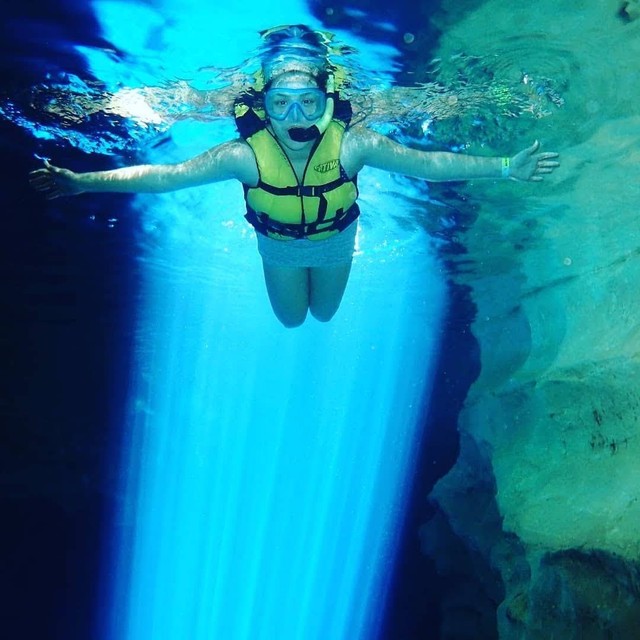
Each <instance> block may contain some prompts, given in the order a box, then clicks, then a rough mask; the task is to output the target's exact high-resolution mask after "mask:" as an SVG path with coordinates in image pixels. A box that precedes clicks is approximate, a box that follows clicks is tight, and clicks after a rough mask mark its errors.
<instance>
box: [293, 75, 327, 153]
mask: <svg viewBox="0 0 640 640" xmlns="http://www.w3.org/2000/svg"><path fill="white" fill-rule="evenodd" d="M335 89H336V88H335V80H334V78H333V74H329V77H328V78H327V104H326V105H325V108H324V113H323V114H322V117H321V118H320V120H318V122H316V124H314V125H312V126H311V127H292V128H291V129H289V137H290V138H291V139H292V140H293V141H294V142H310V141H311V140H315V139H316V138H319V137H320V136H321V135H322V134H323V133H324V132H325V131H326V130H327V127H328V126H329V123H330V122H331V120H333V110H334V108H335Z"/></svg>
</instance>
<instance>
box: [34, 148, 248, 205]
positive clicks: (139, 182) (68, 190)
mask: <svg viewBox="0 0 640 640" xmlns="http://www.w3.org/2000/svg"><path fill="white" fill-rule="evenodd" d="M232 178H235V179H237V180H240V181H241V182H246V183H248V184H251V183H252V182H256V181H257V168H256V166H255V158H254V156H253V152H252V151H251V149H250V148H249V146H248V145H247V144H246V143H244V142H243V141H240V140H234V141H231V142H225V143H223V144H221V145H218V146H217V147H213V148H212V149H209V151H205V152H204V153H202V154H200V155H198V156H196V157H195V158H192V159H191V160H187V161H186V162H179V163H176V164H159V165H138V166H134V167H124V168H122V169H113V170H111V171H92V172H88V173H76V172H74V171H70V170H69V169H63V168H61V167H54V166H53V165H51V164H49V163H48V162H46V161H45V166H44V168H43V169H36V170H35V171H32V172H31V173H30V174H29V181H30V183H31V185H32V186H33V187H34V189H37V190H38V191H41V192H42V193H44V195H45V197H46V198H47V199H49V200H50V199H53V198H58V197H60V196H70V195H75V194H78V193H84V192H107V191H110V192H119V193H163V192H166V191H176V190H177V189H185V188H187V187H196V186H199V185H202V184H207V183H210V182H218V181H221V180H230V179H232Z"/></svg>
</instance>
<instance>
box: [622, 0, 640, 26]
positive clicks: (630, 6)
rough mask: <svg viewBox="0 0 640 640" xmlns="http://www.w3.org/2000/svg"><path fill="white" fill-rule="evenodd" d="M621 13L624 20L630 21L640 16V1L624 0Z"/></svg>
mask: <svg viewBox="0 0 640 640" xmlns="http://www.w3.org/2000/svg"><path fill="white" fill-rule="evenodd" d="M620 15H621V16H622V18H623V19H624V20H627V21H629V22H631V21H633V20H637V19H638V18H640V1H639V0H627V1H626V2H623V3H622V6H621V7H620Z"/></svg>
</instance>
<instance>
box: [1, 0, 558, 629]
mask: <svg viewBox="0 0 640 640" xmlns="http://www.w3.org/2000/svg"><path fill="white" fill-rule="evenodd" d="M91 12H92V15H93V16H94V19H95V20H96V22H97V24H98V25H99V29H100V31H101V33H102V38H103V39H102V41H101V42H100V45H99V46H98V45H97V44H96V43H95V42H82V43H80V42H78V43H72V44H73V49H74V53H75V54H76V55H78V56H81V57H82V58H83V60H84V61H85V63H86V69H83V70H80V69H67V68H65V67H64V65H59V66H56V65H55V64H52V63H51V62H49V63H48V64H49V66H48V68H49V74H48V76H45V77H43V78H41V79H40V81H39V82H37V83H34V84H33V85H32V86H30V87H29V88H28V90H24V91H23V92H22V93H13V94H8V95H7V96H6V99H5V100H4V101H3V102H2V105H1V109H2V115H3V116H4V117H5V118H6V119H8V120H11V121H12V122H14V123H16V124H18V125H19V126H21V127H22V128H23V129H24V130H25V131H27V132H28V133H29V135H30V136H32V139H33V142H34V149H35V153H36V154H39V155H46V156H47V157H50V158H51V160H52V162H54V163H55V162H56V154H57V153H58V152H60V153H62V152H65V151H67V150H69V149H70V148H71V149H73V150H77V151H80V152H82V154H87V156H88V154H99V155H100V154H102V155H103V156H109V160H110V161H112V160H113V157H114V156H115V158H116V161H117V162H118V163H121V164H131V163H132V162H133V161H135V162H142V161H144V162H174V161H178V160H182V159H185V158H187V157H190V156H192V155H194V154H196V153H199V152H201V151H203V150H205V149H207V148H209V147H210V146H212V145H214V144H217V143H219V142H221V141H223V140H226V139H229V138H230V137H233V136H234V135H235V133H234V128H233V123H232V122H231V121H230V120H229V119H225V118H218V117H215V114H212V113H211V112H210V111H209V110H208V109H207V108H206V107H203V106H202V105H197V104H190V103H189V102H188V101H186V102H183V101H181V100H179V99H176V97H175V96H176V94H175V90H176V86H178V87H180V86H185V85H186V86H189V87H193V88H196V89H199V90H203V91H206V90H212V89H220V88H221V86H223V85H224V83H225V81H226V80H228V79H229V78H230V77H231V76H232V75H233V71H234V70H237V71H240V70H244V69H250V67H251V59H250V57H249V54H250V53H251V52H254V51H255V49H256V46H257V44H258V42H257V39H256V33H257V32H258V31H259V30H260V29H264V28H266V27H269V26H272V25H275V24H283V23H297V22H300V23H305V24H309V25H311V26H318V27H321V25H320V24H319V23H318V21H317V19H316V18H315V17H314V15H312V14H311V13H310V12H309V10H308V9H307V8H306V6H305V5H304V4H302V3H299V2H295V1H293V0H291V1H288V2H285V3H279V4H277V5H276V6H275V7H270V8H269V16H268V24H266V23H265V22H264V20H265V18H264V17H263V13H264V6H263V5H252V4H251V3H244V4H243V5H242V7H241V8H238V7H231V6H223V7H219V6H216V7H212V6H211V5H210V3H205V2H198V1H197V0H189V1H186V0H185V1H183V2H178V1H175V2H172V1H170V0H164V1H163V2H157V3H155V4H154V5H151V4H147V3H134V2H126V3H123V2H93V3H92V4H91ZM380 27H381V28H383V27H384V28H386V27H385V25H380ZM332 30H334V31H336V32H337V33H338V37H339V38H341V39H342V41H344V42H345V43H346V44H347V45H349V46H352V47H354V48H356V49H357V51H358V53H357V56H354V60H353V61H352V60H351V59H349V60H348V62H349V64H352V65H353V66H354V69H355V71H356V72H357V74H358V82H359V83H360V84H359V85H358V86H360V87H361V88H362V90H363V92H364V95H365V96H367V95H368V96H369V97H370V96H374V97H375V96H376V95H378V94H380V93H381V92H384V91H386V90H388V89H389V88H390V87H392V83H393V78H394V75H395V74H397V73H398V72H399V71H400V70H402V69H404V70H406V65H407V63H406V61H404V60H403V58H402V55H401V54H400V52H399V50H397V49H395V48H394V47H393V46H391V45H390V44H386V45H381V44H376V43H375V42H374V41H373V40H367V39H366V38H364V37H363V36H357V35H354V33H352V32H349V31H340V30H337V29H332ZM423 63H424V61H423ZM488 69H491V73H489V72H488ZM410 71H411V73H417V72H418V71H419V69H418V68H417V67H416V68H414V69H410ZM422 71H424V70H422ZM425 73H426V72H425ZM429 73H430V74H431V75H428V76H427V75H425V74H424V73H423V74H422V75H421V77H428V78H429V79H430V80H429V81H428V82H425V83H422V84H421V85H419V86H415V85H413V86H408V87H407V86H404V87H402V86H397V87H394V88H395V89H396V91H395V93H393V94H390V96H389V98H388V100H387V105H386V106H387V111H385V112H380V111H376V110H374V111H373V112H369V113H368V114H367V117H368V119H369V122H370V123H371V125H372V126H375V127H377V128H378V129H379V130H382V131H385V132H388V133H391V134H393V135H394V136H395V137H396V138H398V139H400V140H403V141H405V142H408V143H411V144H415V145H420V146H424V147H429V146H433V145H435V146H439V147H448V148H455V149H465V148H466V149H471V150H473V149H474V148H481V147H484V150H485V151H486V150H491V149H494V148H497V147H499V146H500V145H501V144H502V143H503V141H504V132H503V130H502V128H501V127H502V125H503V124H504V122H506V121H507V120H509V121H510V122H513V123H514V124H513V126H512V127H511V130H512V132H518V130H519V129H520V130H521V131H524V130H526V129H527V127H529V126H531V123H532V122H535V121H536V120H540V119H541V118H547V117H549V116H552V115H553V114H555V113H556V112H557V110H560V109H562V108H563V106H564V103H563V98H562V90H563V85H562V83H561V82H559V81H558V80H557V77H556V78H554V76H553V73H552V72H551V70H548V69H545V68H544V66H540V65H537V66H536V68H535V70H534V71H529V70H527V71H526V72H524V71H522V73H520V74H518V75H517V76H516V77H514V76H513V74H512V70H511V69H509V70H508V72H505V73H502V74H501V68H500V67H499V66H498V67H494V68H491V67H490V65H489V64H488V63H487V60H483V59H478V58H460V57H457V56H455V55H454V56H452V57H451V59H443V60H440V61H438V62H437V63H430V64H429ZM230 74H231V75H230ZM557 75H558V74H556V76H557ZM225 79H226V80H225ZM431 80H433V81H431ZM406 84H407V83H406ZM149 88H152V89H153V91H152V92H151V93H149V92H148V90H149ZM163 91H164V92H163ZM150 96H151V97H150ZM152 97H153V99H152ZM354 99H357V96H354ZM365 102H366V101H365ZM87 156H84V155H83V156H80V158H81V159H80V160H78V156H75V157H76V162H78V164H82V162H83V161H87V162H89V160H87ZM90 162H91V167H92V168H101V167H99V166H96V160H95V159H92V160H90ZM73 168H76V169H83V168H84V167H82V166H75V167H73ZM359 186H360V191H361V194H362V197H361V200H360V202H361V206H362V210H363V215H362V219H361V226H360V230H359V235H358V245H357V249H358V250H357V254H356V257H355V260H354V267H353V272H352V276H351V280H350V282H349V285H348V288H347V292H346V294H345V298H344V301H343V304H342V307H341V309H340V311H339V313H338V314H337V316H336V317H335V319H334V320H332V321H331V323H329V324H326V325H323V324H320V323H317V322H315V321H314V320H313V319H310V320H308V321H307V322H306V323H305V324H304V325H303V326H302V327H301V328H299V329H296V330H293V331H292V330H286V329H283V328H282V327H281V326H280V325H279V324H278V322H277V320H276V319H275V318H274V316H273V314H272V311H271V310H270V308H269V305H268V301H267V297H266V292H265V290H264V283H263V281H262V274H261V267H260V263H259V259H258V255H257V251H256V247H255V239H254V237H253V235H252V232H251V230H250V228H249V227H248V226H247V225H246V223H245V222H244V221H243V219H242V214H243V204H242V194H241V188H240V186H239V185H233V184H216V185H211V186H207V187H202V188H199V189H194V190H188V191H184V192H179V193H174V194H164V195H162V196H136V197H135V198H134V199H133V200H132V201H130V202H128V203H127V206H128V208H129V209H130V211H127V212H126V213H125V212H120V211H117V212H112V214H110V215H109V216H108V217H107V218H106V219H105V225H106V227H107V228H109V229H110V230H111V231H113V233H118V229H119V225H120V224H121V223H122V219H123V217H125V216H131V215H134V216H136V217H137V220H138V221H139V229H138V236H137V237H138V242H137V245H136V246H135V247H132V249H131V250H132V252H134V257H135V260H136V262H137V265H138V269H139V274H140V275H139V278H140V282H141V287H140V293H139V296H138V300H137V301H136V305H135V313H136V322H135V327H136V329H135V340H134V345H133V355H132V358H131V361H132V370H131V372H130V374H129V373H127V375H130V376H131V384H130V389H129V394H128V400H127V402H126V410H125V418H124V420H123V421H122V424H121V425H118V426H119V427H121V435H120V436H119V437H117V438H116V439H115V445H114V448H113V451H112V460H113V465H114V467H115V468H116V469H117V470H118V471H117V472H116V473H115V475H116V478H117V483H118V486H117V489H116V493H117V495H118V496H119V508H118V510H116V512H114V513H112V514H111V519H110V524H109V526H108V537H109V538H110V543H109V544H107V545H105V552H104V562H103V568H102V576H103V577H102V578H101V585H102V587H101V601H102V603H103V607H102V609H103V611H102V616H101V619H100V623H99V625H98V628H97V629H96V637H101V638H102V637H104V638H112V639H114V640H116V639H118V640H120V639H127V640H129V639H130V640H137V639H141V638H150V637H151V638H153V639H154V640H156V639H159V640H162V639H164V638H187V637H188V638H193V639H194V640H199V639H201V638H223V637H224V638H233V639H234V640H235V639H238V640H239V639H242V638H251V639H259V638H264V639H270V638H282V639H283V640H287V639H289V638H291V639H297V638H304V640H312V639H314V638H322V639H327V640H329V639H331V640H333V639H336V640H338V639H342V638H349V639H352V638H373V637H376V635H377V633H378V632H379V628H380V624H381V616H382V614H383V612H384V604H385V602H386V598H387V597H388V589H389V579H390V577H391V575H392V572H393V563H394V560H395V554H396V553H397V545H398V537H399V535H400V529H401V525H402V521H403V514H404V510H405V508H406V500H407V497H408V494H409V491H410V487H411V481H412V477H413V475H414V472H415V463H416V454H417V451H418V450H419V448H420V443H421V441H422V439H423V438H424V436H425V433H424V420H425V416H426V411H427V409H428V404H429V400H430V394H431V381H432V374H433V367H434V362H435V358H436V356H437V354H438V349H439V336H440V332H441V330H442V327H441V323H442V321H443V317H444V315H445V312H446V307H447V301H446V299H445V282H444V275H443V273H444V271H445V268H444V266H443V264H442V263H441V261H440V258H439V250H440V249H442V245H443V240H441V239H439V236H440V235H444V233H443V230H446V229H448V228H450V227H452V226H453V225H454V224H455V216H456V215H457V211H456V209H454V206H455V207H460V208H463V205H462V204H461V202H460V199H461V197H460V196H459V195H458V194H457V193H455V194H449V193H447V192H446V190H445V189H439V190H438V191H437V193H438V197H437V198H436V197H435V195H434V191H431V192H430V191H429V190H428V189H427V187H426V186H425V185H423V184H421V183H417V182H415V181H410V180H405V179H402V178H399V177H397V176H389V175H386V174H384V173H381V172H377V171H369V170H366V171H363V173H362V175H361V177H360V182H359ZM489 189H490V188H489ZM483 195H485V196H487V197H489V198H490V200H491V202H492V203H493V204H495V205H496V209H495V210H496V211H499V209H500V205H501V204H504V203H505V202H506V196H505V192H504V191H497V192H495V193H493V192H491V193H489V194H488V195H487V194H486V193H485V194H483ZM85 197H86V196H85ZM93 197H95V198H99V197H100V196H93ZM59 206H61V207H62V206H63V205H62V204H60V205H59ZM505 206H506V205H505ZM534 206H535V205H534ZM467 211H468V210H467ZM92 215H93V214H87V217H88V218H91V216H92ZM107 549H108V550H107Z"/></svg>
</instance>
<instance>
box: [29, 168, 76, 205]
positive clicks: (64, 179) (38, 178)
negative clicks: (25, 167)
mask: <svg viewBox="0 0 640 640" xmlns="http://www.w3.org/2000/svg"><path fill="white" fill-rule="evenodd" d="M29 183H30V184H31V186H32V187H33V188H34V189H36V191H40V192H41V193H43V194H44V196H45V198H46V199H47V200H53V198H59V197H60V196H73V195H76V194H78V193H82V191H83V190H82V188H81V187H80V181H79V180H78V174H77V173H75V172H73V171H69V169H63V168H62V167H54V166H53V165H52V164H49V162H47V160H45V161H44V168H43V169H36V170H35V171H32V172H31V173H30V174H29Z"/></svg>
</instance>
